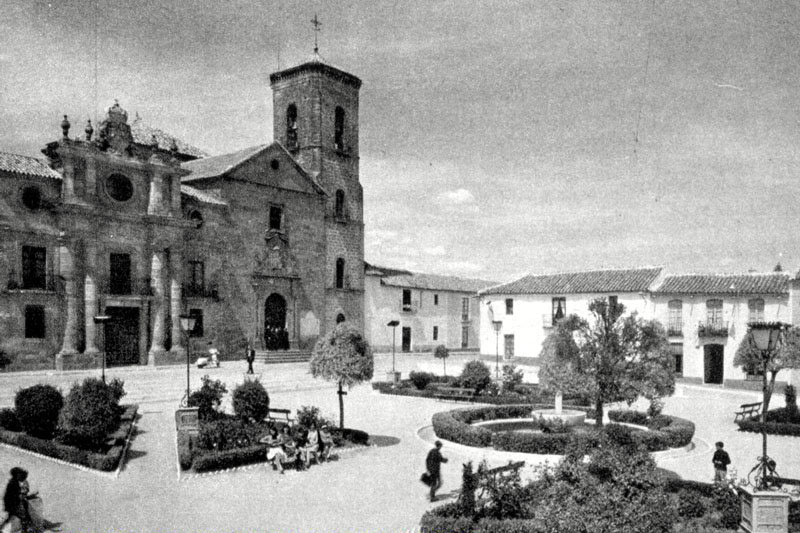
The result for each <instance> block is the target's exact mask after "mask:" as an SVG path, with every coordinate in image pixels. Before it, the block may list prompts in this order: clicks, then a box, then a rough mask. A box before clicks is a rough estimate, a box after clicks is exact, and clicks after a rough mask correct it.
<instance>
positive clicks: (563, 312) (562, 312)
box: [553, 297, 567, 324]
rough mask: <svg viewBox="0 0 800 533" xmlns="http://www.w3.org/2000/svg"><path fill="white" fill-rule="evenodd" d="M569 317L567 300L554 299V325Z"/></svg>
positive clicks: (561, 298)
mask: <svg viewBox="0 0 800 533" xmlns="http://www.w3.org/2000/svg"><path fill="white" fill-rule="evenodd" d="M565 316H567V299H566V298H563V297H559V298H553V324H555V323H556V322H557V321H559V320H562V319H563V318H564V317H565Z"/></svg>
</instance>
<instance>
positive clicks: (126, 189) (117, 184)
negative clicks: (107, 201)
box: [106, 174, 133, 202]
mask: <svg viewBox="0 0 800 533" xmlns="http://www.w3.org/2000/svg"><path fill="white" fill-rule="evenodd" d="M106 193H108V195H109V196H110V197H111V198H113V199H114V200H116V201H117V202H127V201H128V200H130V199H131V197H133V183H131V180H129V179H128V178H127V177H125V176H123V175H122V174H111V175H110V176H109V177H107V178H106Z"/></svg>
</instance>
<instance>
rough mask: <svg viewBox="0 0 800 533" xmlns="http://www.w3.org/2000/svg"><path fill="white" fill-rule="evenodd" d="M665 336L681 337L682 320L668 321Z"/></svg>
mask: <svg viewBox="0 0 800 533" xmlns="http://www.w3.org/2000/svg"><path fill="white" fill-rule="evenodd" d="M667 336H669V337H683V322H676V321H673V322H670V323H669V324H667Z"/></svg>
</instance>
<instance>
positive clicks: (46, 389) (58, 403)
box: [14, 385, 64, 439]
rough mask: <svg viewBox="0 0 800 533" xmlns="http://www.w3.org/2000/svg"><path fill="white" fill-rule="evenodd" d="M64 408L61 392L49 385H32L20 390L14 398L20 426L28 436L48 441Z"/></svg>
mask: <svg viewBox="0 0 800 533" xmlns="http://www.w3.org/2000/svg"><path fill="white" fill-rule="evenodd" d="M63 406H64V397H63V396H62V395H61V391H59V390H58V389H56V388H55V387H53V386H51V385H34V386H33V387H28V388H27V389H21V390H19V391H18V392H17V395H16V396H15V398H14V411H15V412H16V413H17V419H18V420H19V424H20V426H22V429H23V430H24V431H25V433H27V434H28V435H31V436H33V437H38V438H40V439H50V438H52V437H53V435H54V434H55V432H56V428H57V427H58V416H59V413H60V411H61V408H62V407H63Z"/></svg>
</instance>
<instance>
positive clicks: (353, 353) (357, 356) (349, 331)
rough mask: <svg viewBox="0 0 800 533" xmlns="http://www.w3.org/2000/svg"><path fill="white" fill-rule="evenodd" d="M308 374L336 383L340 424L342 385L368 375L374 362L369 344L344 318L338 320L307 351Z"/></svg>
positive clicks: (372, 369) (342, 416) (367, 377)
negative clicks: (308, 356) (337, 386)
mask: <svg viewBox="0 0 800 533" xmlns="http://www.w3.org/2000/svg"><path fill="white" fill-rule="evenodd" d="M310 366H311V375H312V376H314V377H315V378H322V379H325V380H327V381H334V382H336V383H338V385H339V391H338V394H339V427H340V428H344V395H345V394H347V393H346V392H344V390H343V387H344V386H347V388H350V387H352V386H353V385H356V384H358V383H361V382H364V381H369V380H370V379H372V373H373V371H374V369H375V362H374V360H373V358H372V348H370V346H369V343H368V342H367V341H366V340H365V339H364V337H363V336H362V334H361V332H359V331H358V330H357V329H355V328H354V327H353V326H351V325H349V324H348V323H347V322H342V323H341V324H338V325H337V326H336V327H335V328H333V330H332V331H331V332H330V333H328V334H327V335H325V336H323V337H321V338H320V339H319V340H318V341H317V345H316V346H315V347H314V353H313V354H312V355H311V361H310Z"/></svg>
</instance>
